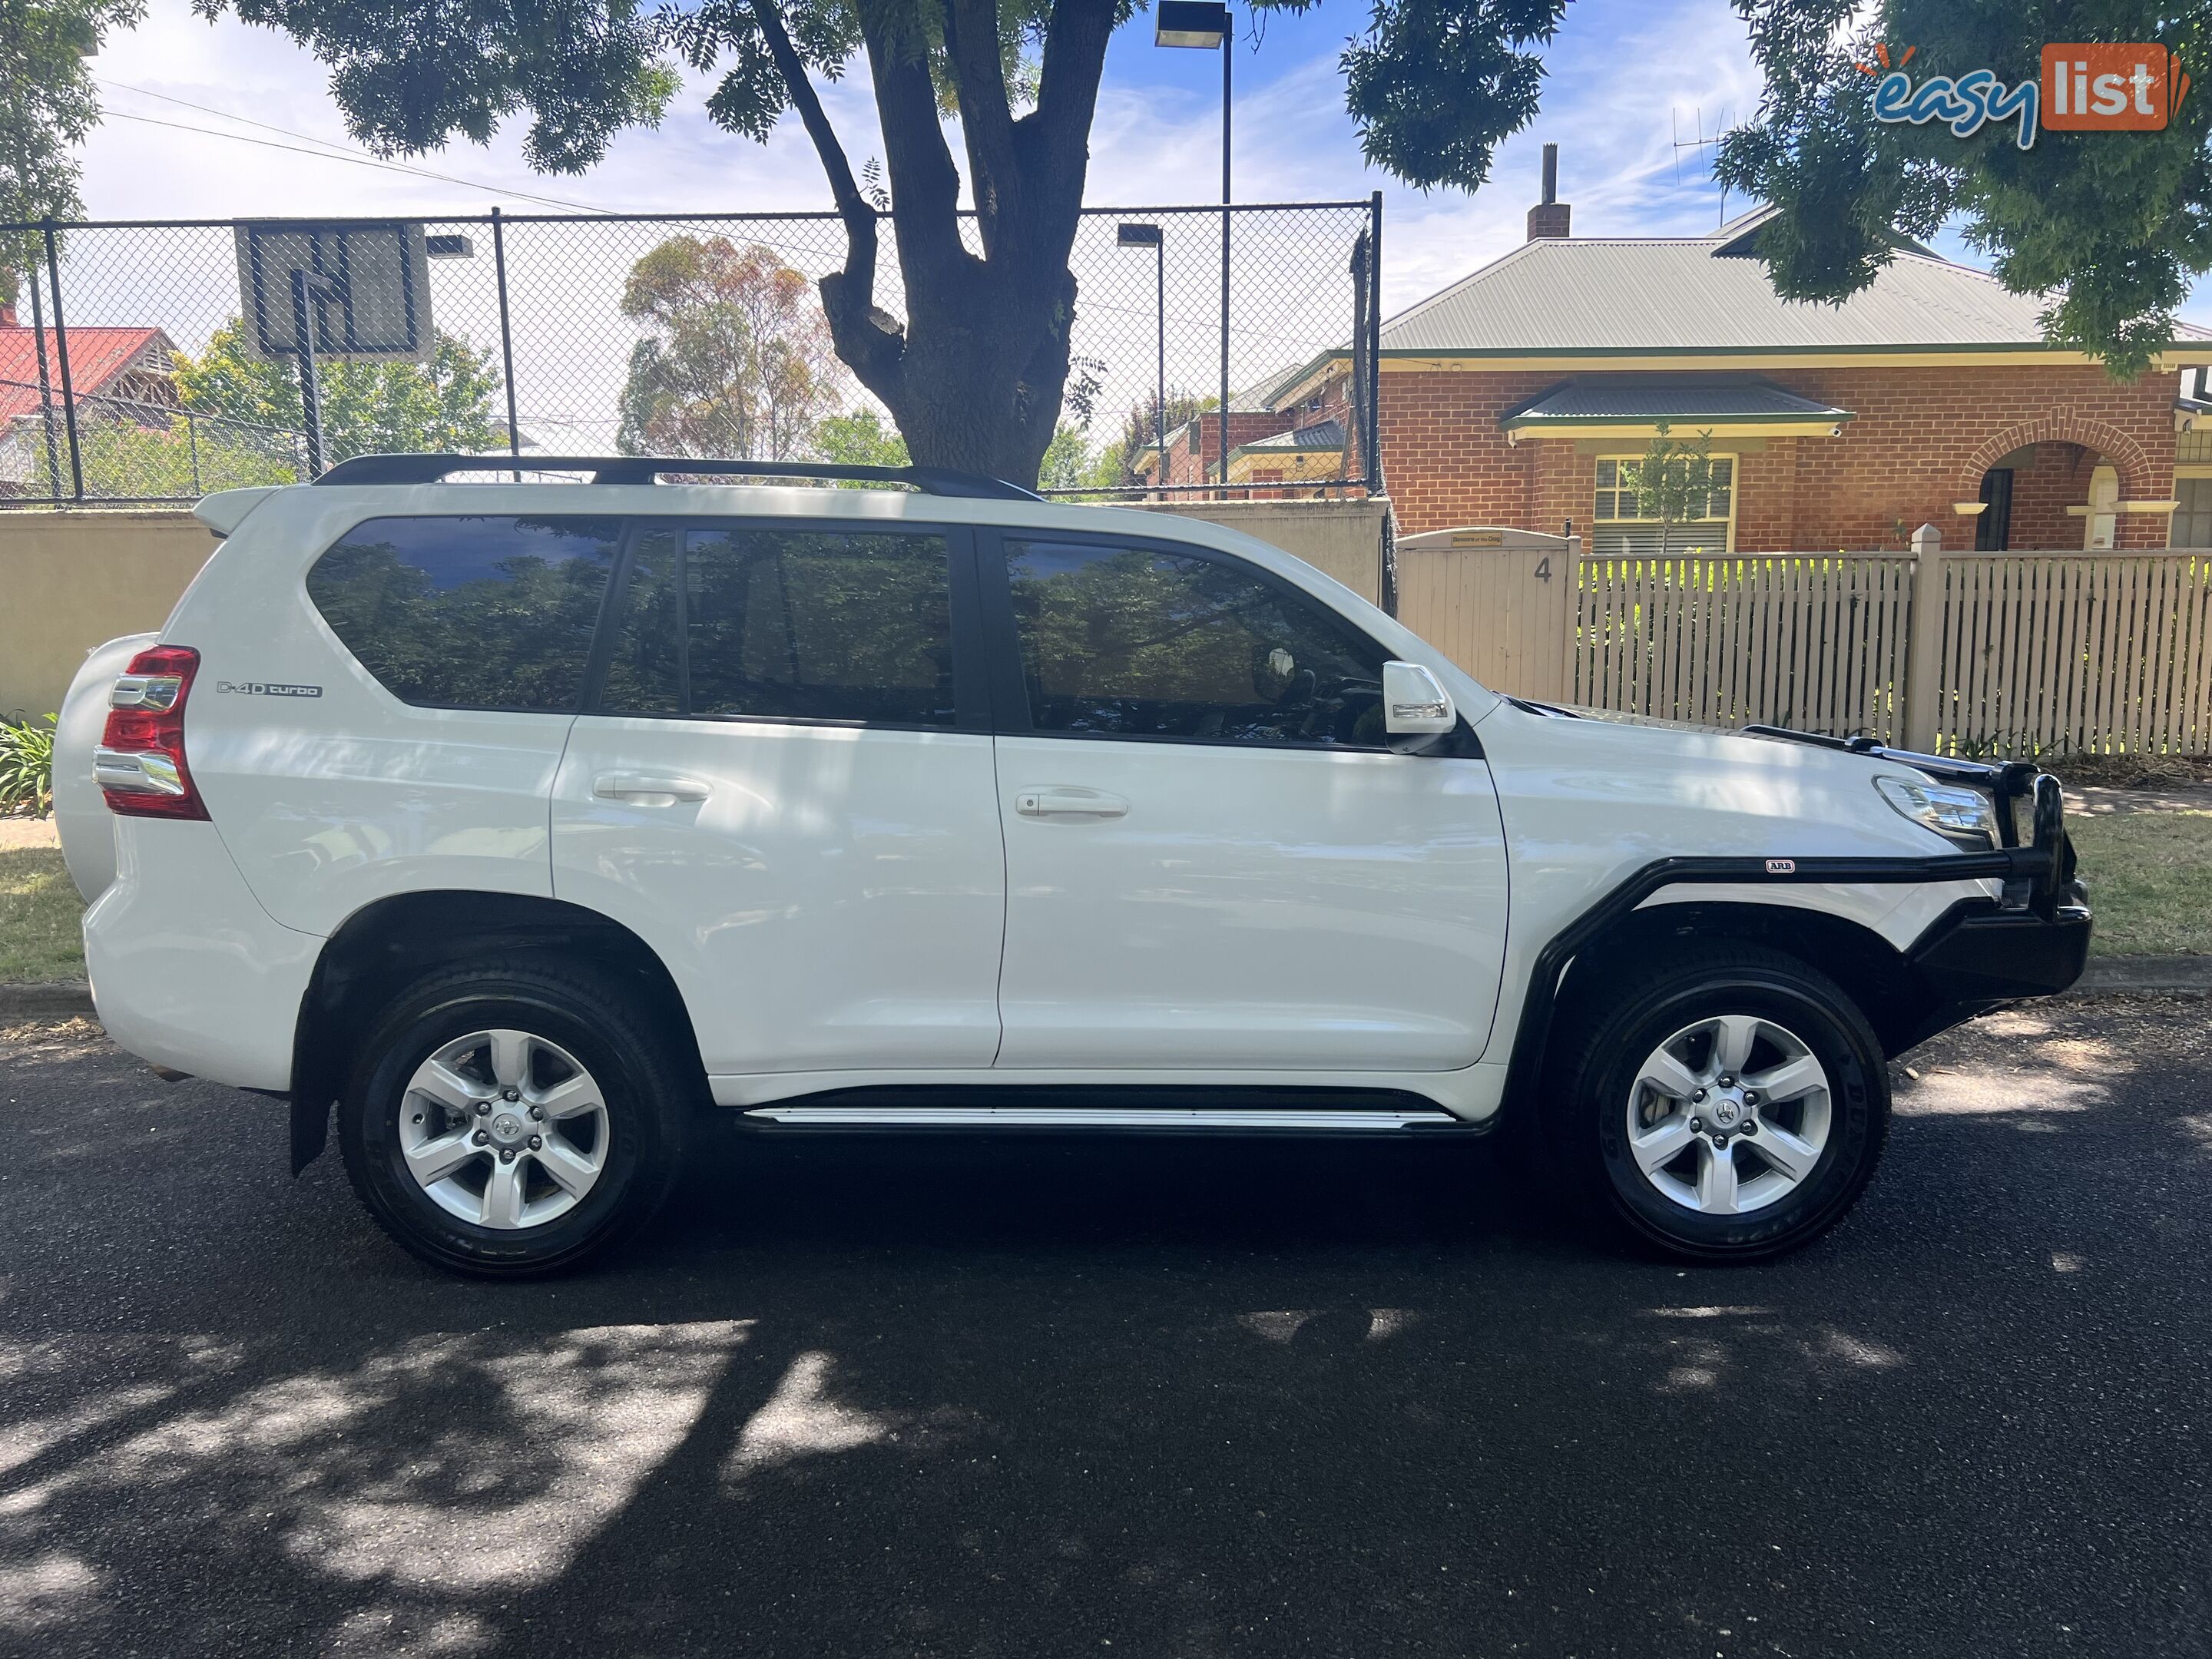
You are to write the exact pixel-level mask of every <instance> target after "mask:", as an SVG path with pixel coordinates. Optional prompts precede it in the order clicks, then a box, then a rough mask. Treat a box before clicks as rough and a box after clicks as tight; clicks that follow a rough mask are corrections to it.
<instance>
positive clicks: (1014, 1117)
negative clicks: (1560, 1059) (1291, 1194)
mask: <svg viewBox="0 0 2212 1659" xmlns="http://www.w3.org/2000/svg"><path fill="white" fill-rule="evenodd" d="M745 1115H746V1116H747V1117H748V1118H751V1119H753V1120H755V1121H758V1122H764V1123H774V1124H779V1125H781V1126H783V1127H787V1128H793V1129H798V1128H808V1129H827V1128H852V1129H1208V1130H1229V1131H1232V1132H1233V1131H1237V1130H1243V1131H1247V1132H1255V1131H1256V1132H1278V1131H1287V1132H1289V1133H1317V1132H1318V1133H1370V1134H1371V1133H1376V1132H1377V1131H1381V1132H1385V1133H1388V1132H1393V1131H1402V1130H1407V1129H1421V1128H1446V1129H1468V1130H1472V1129H1474V1128H1476V1127H1478V1126H1476V1125H1474V1124H1469V1123H1462V1121H1460V1120H1459V1119H1457V1118H1455V1117H1454V1116H1453V1115H1451V1114H1450V1113H1449V1112H1446V1111H1443V1110H1440V1109H1436V1108H1433V1107H1431V1108H1428V1109H1412V1110H1383V1109H1364V1108H1322V1107H1310V1108H1304V1109H1300V1108H1297V1107H1291V1108H1287V1109H1285V1108H1280V1107H1273V1108H1270V1107H1235V1106H1227V1107H1211V1108H1177V1107H1165V1106H936V1105H931V1106H891V1105H865V1106H861V1105H854V1106H821V1105H815V1106H807V1105H776V1106H756V1107H754V1108H752V1109H750V1110H749V1111H747V1112H746V1113H745ZM1480 1127H1487V1126H1480Z"/></svg>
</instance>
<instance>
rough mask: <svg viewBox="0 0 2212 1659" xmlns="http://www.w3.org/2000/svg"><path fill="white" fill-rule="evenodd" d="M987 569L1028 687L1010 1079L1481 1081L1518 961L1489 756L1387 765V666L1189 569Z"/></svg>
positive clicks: (1010, 981)
mask: <svg viewBox="0 0 2212 1659" xmlns="http://www.w3.org/2000/svg"><path fill="white" fill-rule="evenodd" d="M979 560H980V563H981V571H982V575H983V592H984V596H985V606H986V611H987V616H989V617H992V618H993V619H994V632H995V637H994V645H995V646H996V647H998V650H999V659H1000V661H1001V662H1002V663H1003V664H1005V665H1006V669H1007V670H1008V671H1005V672H1002V673H1001V674H1000V678H999V680H998V683H997V685H996V696H995V698H994V701H995V702H996V704H997V705H998V713H999V717H1000V731H1001V733H1002V735H1001V736H1000V739H999V768H998V786H999V790H998V794H999V812H1000V823H1002V825H1003V826H1004V829H1005V833H1006V875H1007V908H1006V962H1005V967H1004V969H1003V970H1002V972H1001V975H1000V1018H1001V1020H1002V1022H1003V1024H1004V1026H1005V1036H1004V1039H1003V1040H1002V1042H1001V1043H1000V1051H999V1064H1000V1066H1010V1067H1022V1068H1032V1067H1042V1068H1060V1067H1107V1068H1117V1069H1127V1068H1132V1067H1142V1068H1153V1069H1157V1068H1169V1069H1176V1068H1190V1069H1197V1068H1207V1069H1231V1068H1234V1069H1258V1070H1267V1071H1282V1070H1285V1069H1289V1070H1300V1071H1314V1072H1321V1071H1340V1072H1341V1071H1442V1070H1449V1069H1452V1068H1455V1067H1458V1066H1467V1065H1470V1064H1472V1063H1473V1062H1474V1060H1475V1059H1476V1058H1477V1056H1478V1055H1479V1054H1480V1053H1481V1051H1482V1048H1483V1046H1484V1043H1485V1042H1486V1039H1487V1036H1488V1033H1489V1030H1490V1023H1491V1018H1492V1013H1493V1012H1494V1011H1495V1007H1496V1004H1497V998H1498V974H1499V964H1500V961H1501V957H1502V955H1503V951H1504V931H1505V860H1504V838H1503V834H1502V830H1501V828H1500V824H1499V819H1498V798H1497V793H1496V790H1495V788H1494V787H1493V786H1492V781H1491V778H1490V772H1489V768H1488V767H1487V766H1486V764H1485V763H1484V762H1483V761H1482V760H1481V759H1480V758H1479V757H1463V758H1443V757H1409V756H1402V755H1397V754H1393V753H1391V752H1390V751H1389V750H1388V749H1387V748H1386V747H1385V746H1384V744H1383V730H1382V707H1381V680H1382V665H1383V660H1384V658H1385V653H1384V652H1383V649H1382V648H1381V647H1378V646H1376V645H1375V644H1374V643H1373V642H1372V641H1370V640H1368V639H1366V638H1365V637H1364V635H1360V634H1359V633H1358V631H1357V630H1355V629H1352V628H1351V627H1350V626H1349V625H1348V624H1346V623H1345V622H1344V621H1343V620H1342V619H1341V618H1340V617H1337V616H1335V615H1334V613H1333V612H1331V611H1328V609H1327V608H1326V607H1324V606H1322V605H1319V604H1317V603H1316V601H1314V600H1313V599H1311V598H1310V597H1309V596H1307V595H1305V594H1304V593H1302V592H1299V591H1297V589H1296V588H1295V587H1293V586H1291V585H1290V584H1288V583H1285V582H1283V581H1281V580H1279V579H1277V578H1275V577H1273V576H1272V575H1270V574H1267V573H1265V572H1263V571H1261V570H1260V569H1259V568H1256V567H1255V566H1250V565H1247V564H1245V563H1243V562H1241V561H1237V560H1234V559H1230V558H1226V557H1223V556H1214V555H1212V554H1204V555H1201V554H1198V553H1195V552H1194V551H1192V550H1189V549H1188V548H1185V547H1176V548H1174V549H1169V548H1165V547H1161V546H1158V545H1157V544H1152V545H1147V544H1142V543H1136V542H1133V541H1109V540H1104V539H1061V538H1055V539H1053V540H1051V541H1045V540H1041V539H1040V540H1022V539H1018V538H1015V537H1013V536H1012V535H1009V536H1008V537H1007V538H1006V539H1005V540H1004V541H1003V542H1001V543H999V544H997V545H996V546H995V547H994V546H993V545H991V544H989V543H987V544H986V545H985V546H983V547H982V548H981V549H980V550H979ZM1017 661H1018V671H1015V668H1014V665H1015V664H1016V663H1017Z"/></svg>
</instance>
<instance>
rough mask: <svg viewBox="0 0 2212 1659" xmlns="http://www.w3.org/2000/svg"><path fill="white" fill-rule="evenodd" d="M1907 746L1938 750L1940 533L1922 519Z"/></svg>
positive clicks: (1911, 626) (1908, 659) (1916, 545)
mask: <svg viewBox="0 0 2212 1659" xmlns="http://www.w3.org/2000/svg"><path fill="white" fill-rule="evenodd" d="M1906 628H1907V629H1908V632H1907V634H1906V636H1905V639H1906V644H1905V706H1904V708H1902V709H1901V710H1899V713H1900V714H1903V715H1904V717H1905V732H1904V734H1903V735H1904V738H1905V747H1906V748H1908V749H1917V750H1920V751H1921V752H1923V754H1933V753H1935V752H1936V741H1937V731H1938V726H1939V724H1940V721H1941V716H1942V689H1941V687H1940V685H1939V684H1938V682H1939V681H1940V680H1941V678H1942V673H1943V532H1942V531H1940V530H1938V529H1936V526H1934V525H1932V524H1923V525H1922V526H1920V528H1919V529H1917V530H1916V531H1914V532H1912V612H1911V619H1910V620H1909V621H1908V623H1906Z"/></svg>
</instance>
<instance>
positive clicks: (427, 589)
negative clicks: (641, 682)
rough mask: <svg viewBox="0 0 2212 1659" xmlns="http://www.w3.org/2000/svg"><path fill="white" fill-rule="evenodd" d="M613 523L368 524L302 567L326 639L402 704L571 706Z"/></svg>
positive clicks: (576, 704) (617, 533)
mask: <svg viewBox="0 0 2212 1659" xmlns="http://www.w3.org/2000/svg"><path fill="white" fill-rule="evenodd" d="M621 544H622V521H621V520H619V519H604V518H585V517H580V516H570V515H567V514H561V515H556V516H546V517H515V516H513V515H502V514H485V515H482V516H478V515H476V514H462V513H456V514H453V515H451V516H449V517H441V518H407V519H371V520H368V523H366V524H362V525H359V526H356V527H355V528H354V529H352V530H350V531H349V532H346V535H345V536H344V538H343V539H342V540H340V541H339V542H338V544H337V545H336V546H334V547H332V548H331V550H330V551H328V552H327V553H325V554H324V555H323V556H322V557H321V558H319V559H318V560H316V561H315V563H314V567H313V568H312V569H310V570H309V571H308V573H307V595H308V597H309V598H310V599H313V601H314V604H315V608H316V609H317V610H318V611H321V612H322V614H323V620H324V621H325V622H327V623H329V624H330V625H331V632H333V633H335V634H336V635H337V636H338V638H339V639H341V640H343V641H344V642H345V646H346V648H347V649H348V650H349V651H351V652H352V653H353V654H354V655H355V656H356V657H357V658H358V659H360V660H361V664H362V667H364V668H366V669H368V671H369V672H370V673H372V674H374V675H375V676H376V678H377V679H378V681H379V682H380V683H381V684H382V685H383V686H384V688H385V689H386V690H388V691H390V692H391V693H392V696H396V697H398V698H399V699H400V700H401V701H402V702H410V703H416V704H418V705H421V706H422V707H425V708H518V709H544V710H547V711H550V712H553V713H558V714H574V713H575V712H576V711H577V709H579V708H580V707H581V706H582V702H583V695H584V670H585V665H586V662H587V661H588V660H589V659H590V656H591V653H592V630H593V629H594V628H595V626H596V625H597V623H598V622H599V601H600V599H601V597H602V595H603V594H604V593H605V590H606V585H607V577H608V574H609V573H610V572H611V571H612V570H613V568H614V563H615V555H616V552H617V550H618V549H619V548H620V546H621Z"/></svg>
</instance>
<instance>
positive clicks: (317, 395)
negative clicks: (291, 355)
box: [292, 270, 323, 478]
mask: <svg viewBox="0 0 2212 1659" xmlns="http://www.w3.org/2000/svg"><path fill="white" fill-rule="evenodd" d="M292 345H293V349H294V350H295V351H297V352H298V353H299V355H300V410H301V414H303V415H304V416H306V417H307V476H308V477H310V478H319V477H322V476H323V396H322V392H321V389H320V388H319V386H317V385H316V384H315V330H314V322H313V318H312V317H311V316H310V315H309V313H308V310H307V272H306V271H304V270H295V271H294V272H293V273H292Z"/></svg>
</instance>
